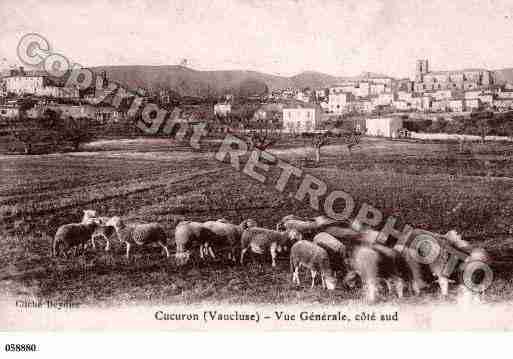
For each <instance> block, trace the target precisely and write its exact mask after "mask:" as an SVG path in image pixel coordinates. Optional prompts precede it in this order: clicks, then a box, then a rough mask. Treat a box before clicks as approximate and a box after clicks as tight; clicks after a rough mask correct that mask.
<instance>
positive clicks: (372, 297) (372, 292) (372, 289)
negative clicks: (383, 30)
mask: <svg viewBox="0 0 513 359" xmlns="http://www.w3.org/2000/svg"><path fill="white" fill-rule="evenodd" d="M377 292H378V288H377V286H376V283H374V282H373V281H371V282H369V283H367V300H368V301H369V302H371V303H374V302H375V301H376V296H377Z"/></svg>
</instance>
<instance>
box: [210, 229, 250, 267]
mask: <svg viewBox="0 0 513 359" xmlns="http://www.w3.org/2000/svg"><path fill="white" fill-rule="evenodd" d="M203 226H204V227H205V228H206V229H208V230H210V231H212V232H213V233H215V234H216V236H215V237H213V238H211V239H209V240H208V241H207V242H206V243H203V248H204V249H203V250H204V251H205V250H206V251H207V252H208V253H209V254H210V255H211V256H213V257H215V254H214V251H213V250H212V247H211V246H212V245H214V247H215V248H216V249H220V248H223V247H228V248H229V252H228V256H229V259H230V260H233V261H235V260H236V258H237V257H236V256H237V250H238V249H239V245H240V240H241V236H242V232H244V230H246V229H248V228H251V227H256V221H255V220H253V219H247V220H245V221H243V222H242V223H241V224H239V225H236V224H232V223H230V222H228V221H227V220H225V219H222V220H217V221H207V222H204V223H203Z"/></svg>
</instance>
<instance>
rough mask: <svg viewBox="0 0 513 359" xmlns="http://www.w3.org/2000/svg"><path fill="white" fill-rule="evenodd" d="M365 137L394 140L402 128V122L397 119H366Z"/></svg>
mask: <svg viewBox="0 0 513 359" xmlns="http://www.w3.org/2000/svg"><path fill="white" fill-rule="evenodd" d="M365 127H366V128H367V133H366V134H367V135H369V136H381V137H390V138H396V137H398V136H399V130H401V129H402V128H403V120H401V119H400V118H398V117H379V118H368V119H366V121H365Z"/></svg>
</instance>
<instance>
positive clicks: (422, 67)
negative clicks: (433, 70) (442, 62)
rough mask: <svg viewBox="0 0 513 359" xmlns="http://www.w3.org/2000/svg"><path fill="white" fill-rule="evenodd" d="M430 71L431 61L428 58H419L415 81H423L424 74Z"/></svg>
mask: <svg viewBox="0 0 513 359" xmlns="http://www.w3.org/2000/svg"><path fill="white" fill-rule="evenodd" d="M428 72H429V62H428V60H427V59H424V60H417V68H416V71H415V81H416V82H422V81H423V79H424V75H425V74H427V73H428Z"/></svg>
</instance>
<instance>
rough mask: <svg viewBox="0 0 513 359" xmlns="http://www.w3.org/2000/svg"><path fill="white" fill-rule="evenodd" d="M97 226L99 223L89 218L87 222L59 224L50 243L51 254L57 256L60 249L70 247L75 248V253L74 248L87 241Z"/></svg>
mask: <svg viewBox="0 0 513 359" xmlns="http://www.w3.org/2000/svg"><path fill="white" fill-rule="evenodd" d="M98 228H99V223H98V222H97V221H95V220H91V219H89V220H88V222H87V223H68V224H64V225H62V226H60V227H59V228H58V229H57V232H56V233H55V237H54V239H53V243H52V254H53V256H58V255H59V254H60V253H61V251H62V250H69V249H71V248H74V249H75V254H76V250H77V249H78V248H79V247H80V246H84V245H85V244H86V243H87V242H89V240H90V239H91V238H92V236H94V234H95V231H97V230H98ZM63 247H64V248H63Z"/></svg>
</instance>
